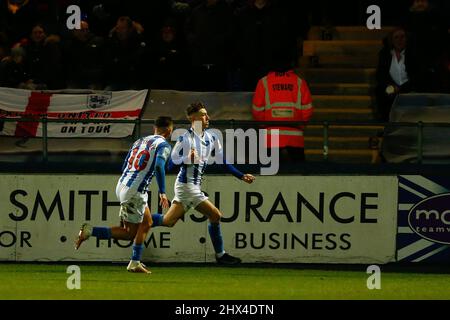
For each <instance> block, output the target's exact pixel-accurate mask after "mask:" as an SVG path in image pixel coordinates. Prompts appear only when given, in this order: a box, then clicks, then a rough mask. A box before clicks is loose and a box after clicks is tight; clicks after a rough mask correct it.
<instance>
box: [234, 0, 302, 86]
mask: <svg viewBox="0 0 450 320" xmlns="http://www.w3.org/2000/svg"><path fill="white" fill-rule="evenodd" d="M233 25H234V27H235V29H234V32H233V34H234V37H233V38H234V39H235V52H234V64H235V67H236V68H237V69H239V70H240V73H241V79H242V90H244V91H253V90H254V88H255V85H256V83H257V82H258V80H259V79H260V78H262V77H263V76H264V75H266V74H267V73H268V72H269V71H270V66H271V65H272V64H273V60H274V52H275V51H276V50H281V51H284V52H286V53H292V52H294V51H295V50H296V43H295V32H296V31H295V30H293V29H292V28H290V24H289V22H288V19H286V12H284V11H282V10H281V9H279V8H278V7H276V6H275V5H274V4H273V3H272V1H271V0H252V1H250V4H249V5H248V6H246V7H244V8H243V9H242V10H241V11H239V12H238V13H237V14H236V21H235V23H234V24H233Z"/></svg>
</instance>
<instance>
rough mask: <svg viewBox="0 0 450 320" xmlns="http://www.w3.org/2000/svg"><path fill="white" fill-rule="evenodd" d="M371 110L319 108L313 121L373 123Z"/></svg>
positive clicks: (315, 111)
mask: <svg viewBox="0 0 450 320" xmlns="http://www.w3.org/2000/svg"><path fill="white" fill-rule="evenodd" d="M373 119H374V115H373V110H372V109H371V108H340V109H339V108H333V109H331V108H317V109H315V110H314V114H313V116H312V119H311V121H352V120H353V121H372V120H373Z"/></svg>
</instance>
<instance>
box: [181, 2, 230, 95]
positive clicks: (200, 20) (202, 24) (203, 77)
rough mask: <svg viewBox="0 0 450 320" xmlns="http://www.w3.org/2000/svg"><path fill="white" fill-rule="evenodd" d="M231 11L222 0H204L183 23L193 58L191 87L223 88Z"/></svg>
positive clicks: (204, 88)
mask: <svg viewBox="0 0 450 320" xmlns="http://www.w3.org/2000/svg"><path fill="white" fill-rule="evenodd" d="M231 20H232V12H231V10H230V8H229V7H228V5H227V3H226V2H225V1H224V0H205V1H203V2H202V3H201V4H200V5H199V6H197V7H196V8H194V9H193V11H192V13H191V15H190V17H189V18H188V20H187V24H186V36H187V45H188V50H189V55H190V57H191V61H192V68H193V70H192V81H190V82H191V83H192V87H191V88H190V89H191V90H197V91H225V90H226V89H227V67H228V62H229V61H228V57H229V55H230V53H231V50H230V41H231V39H230V36H231Z"/></svg>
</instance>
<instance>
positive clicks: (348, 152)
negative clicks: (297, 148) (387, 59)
mask: <svg viewBox="0 0 450 320" xmlns="http://www.w3.org/2000/svg"><path fill="white" fill-rule="evenodd" d="M392 29H393V28H391V27H389V28H383V29H382V30H368V29H367V28H366V27H335V28H333V29H324V28H321V27H313V28H311V30H310V32H309V35H308V40H307V41H305V42H304V44H303V56H302V57H301V58H300V60H299V69H298V73H299V74H300V76H301V77H303V78H304V79H305V80H306V81H307V82H308V84H309V86H310V89H311V92H312V94H313V104H314V107H315V112H314V116H313V119H312V121H314V122H317V121H320V122H323V121H329V122H333V121H345V122H358V121H359V122H370V123H371V122H374V125H371V126H366V127H363V126H354V125H341V126H330V127H329V131H328V136H329V140H328V147H329V149H328V159H329V160H330V161H334V162H346V163H372V162H375V159H376V154H377V150H376V146H375V149H374V146H373V145H371V143H370V140H371V138H372V137H375V136H376V135H377V133H378V132H379V131H381V130H382V129H383V127H382V126H380V125H377V124H376V122H375V119H374V114H373V111H374V106H375V104H374V96H373V94H374V87H375V72H376V65H377V56H378V52H379V50H380V49H381V47H382V39H383V38H384V37H385V36H386V35H387V34H388V33H389V32H390V31H392ZM305 150H306V159H307V160H308V161H322V160H323V159H324V156H323V126H320V125H310V126H308V127H307V128H306V130H305Z"/></svg>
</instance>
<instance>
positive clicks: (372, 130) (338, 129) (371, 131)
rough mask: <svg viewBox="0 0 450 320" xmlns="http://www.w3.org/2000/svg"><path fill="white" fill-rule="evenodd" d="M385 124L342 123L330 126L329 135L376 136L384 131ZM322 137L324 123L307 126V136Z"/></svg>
mask: <svg viewBox="0 0 450 320" xmlns="http://www.w3.org/2000/svg"><path fill="white" fill-rule="evenodd" d="M383 129H384V127H383V126H378V125H373V126H352V125H345V126H343V125H341V126H333V125H331V126H329V127H328V137H330V138H331V137H354V136H364V137H374V136H376V135H377V134H378V133H379V132H381V131H383ZM308 136H311V137H322V136H323V126H322V125H307V126H306V128H305V137H308Z"/></svg>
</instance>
